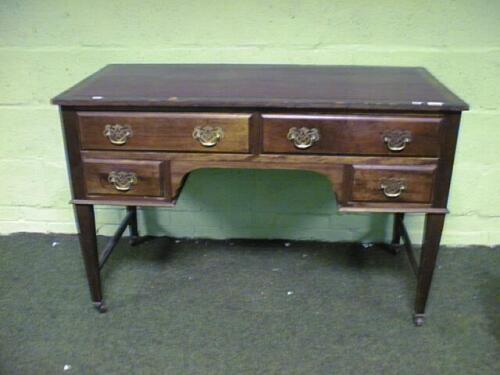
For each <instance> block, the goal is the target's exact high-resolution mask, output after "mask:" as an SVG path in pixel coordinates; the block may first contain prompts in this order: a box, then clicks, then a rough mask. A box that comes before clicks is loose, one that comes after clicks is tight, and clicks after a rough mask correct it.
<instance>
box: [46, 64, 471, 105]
mask: <svg viewBox="0 0 500 375" xmlns="http://www.w3.org/2000/svg"><path fill="white" fill-rule="evenodd" d="M52 102H53V103H54V104H58V105H62V106H67V105H69V106H96V107H106V106H138V107H144V106H146V107H151V106H161V107H189V108H190V109H191V108H197V107H216V108H224V107H243V108H250V107H261V108H271V107H274V108H314V109H319V108H327V109H331V108H342V109H366V110H405V111H429V112H440V111H461V110H465V109H468V106H467V104H466V103H465V102H464V101H462V100H461V99H460V98H458V97H457V96H456V95H455V94H453V93H452V92H451V91H450V90H448V89H447V88H446V87H445V86H443V85H442V84H440V83H439V82H438V81H437V80H436V78H434V77H433V76H432V75H431V74H430V73H429V72H428V71H427V70H426V69H424V68H405V67H377V66H318V65H302V66H297V65H231V64H226V65H210V64H198V65H188V64H182V65H174V64H172V65H169V64H158V65H152V64H147V65H146V64H135V65H134V64H127V65H108V66H106V67H105V68H103V69H101V70H100V71H98V72H97V73H95V74H94V75H92V76H90V77H89V78H87V79H85V80H83V81H82V82H80V83H79V84H77V85H75V86H73V87H72V88H71V89H69V90H67V91H65V92H64V93H62V94H61V95H59V96H57V97H56V98H54V99H53V100H52Z"/></svg>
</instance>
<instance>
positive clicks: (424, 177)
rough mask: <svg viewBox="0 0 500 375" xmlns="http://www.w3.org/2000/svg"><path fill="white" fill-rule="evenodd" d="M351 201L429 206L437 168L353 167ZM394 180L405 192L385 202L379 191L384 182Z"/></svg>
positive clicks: (431, 166) (430, 166) (433, 166)
mask: <svg viewBox="0 0 500 375" xmlns="http://www.w3.org/2000/svg"><path fill="white" fill-rule="evenodd" d="M353 169H354V172H353V181H352V185H351V186H352V187H351V189H350V191H351V200H353V201H365V202H399V203H404V202H412V203H431V200H432V187H433V182H434V175H435V171H436V165H432V164H431V165H420V166H403V165H400V166H398V165H391V166H385V165H354V166H353ZM388 178H397V179H401V180H403V181H404V182H405V185H406V188H405V190H404V191H403V192H402V193H401V195H400V196H399V197H395V198H388V197H387V196H385V195H384V193H383V191H382V189H381V183H382V181H383V180H384V179H388Z"/></svg>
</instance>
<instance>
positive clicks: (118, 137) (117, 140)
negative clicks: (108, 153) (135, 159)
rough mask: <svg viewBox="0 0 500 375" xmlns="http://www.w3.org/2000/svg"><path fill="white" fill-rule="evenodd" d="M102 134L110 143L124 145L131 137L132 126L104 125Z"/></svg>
mask: <svg viewBox="0 0 500 375" xmlns="http://www.w3.org/2000/svg"><path fill="white" fill-rule="evenodd" d="M103 134H104V136H105V137H107V138H108V139H109V141H110V142H111V143H112V144H114V145H118V146H119V145H124V144H125V143H127V140H128V139H129V138H130V137H132V128H131V127H130V126H129V125H120V124H115V125H106V126H105V127H104V132H103Z"/></svg>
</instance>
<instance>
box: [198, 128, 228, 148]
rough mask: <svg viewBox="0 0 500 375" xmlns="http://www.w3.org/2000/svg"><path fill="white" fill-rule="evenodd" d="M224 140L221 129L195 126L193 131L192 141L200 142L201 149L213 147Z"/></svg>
mask: <svg viewBox="0 0 500 375" xmlns="http://www.w3.org/2000/svg"><path fill="white" fill-rule="evenodd" d="M222 138H224V131H223V130H222V128H219V127H216V128H213V127H211V126H197V127H196V128H194V131H193V139H194V140H196V141H198V142H200V144H201V145H202V146H203V147H213V146H215V145H217V144H218V143H219V142H220V141H222Z"/></svg>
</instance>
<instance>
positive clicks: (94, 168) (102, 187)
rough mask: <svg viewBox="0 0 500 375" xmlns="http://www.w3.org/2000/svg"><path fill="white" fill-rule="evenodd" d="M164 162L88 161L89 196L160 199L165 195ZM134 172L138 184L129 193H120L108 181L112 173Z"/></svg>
mask: <svg viewBox="0 0 500 375" xmlns="http://www.w3.org/2000/svg"><path fill="white" fill-rule="evenodd" d="M161 167H162V162H160V161H156V160H113V159H87V160H85V162H84V167H83V168H84V175H85V187H86V191H87V195H93V194H101V195H102V194H104V195H116V196H119V197H120V196H130V195H133V196H144V197H158V196H162V195H163V193H164V192H163V176H162V174H163V173H162V168H161ZM113 171H115V172H132V173H135V174H136V176H137V183H136V184H134V185H132V187H131V188H130V190H129V191H118V190H116V188H115V187H114V186H113V184H111V183H110V182H109V181H108V176H109V174H110V173H111V172H113Z"/></svg>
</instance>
